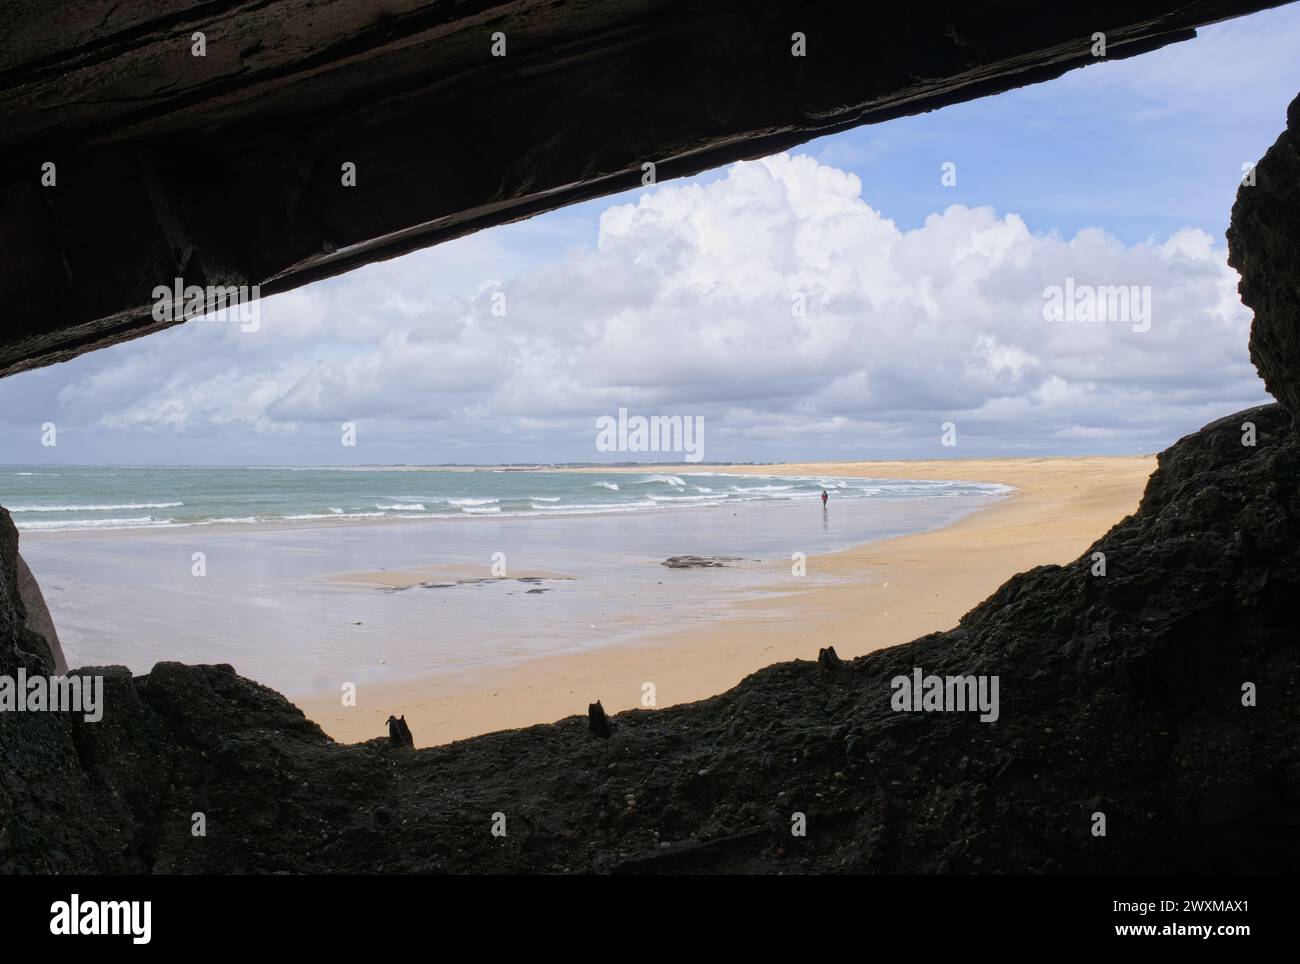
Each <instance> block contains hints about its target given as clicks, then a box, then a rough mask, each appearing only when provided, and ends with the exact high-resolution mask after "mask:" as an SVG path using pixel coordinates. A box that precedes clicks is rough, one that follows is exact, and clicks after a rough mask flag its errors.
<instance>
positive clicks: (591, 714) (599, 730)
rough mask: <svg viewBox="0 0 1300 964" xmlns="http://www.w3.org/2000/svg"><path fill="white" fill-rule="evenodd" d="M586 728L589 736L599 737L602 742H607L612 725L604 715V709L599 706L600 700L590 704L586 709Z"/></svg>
mask: <svg viewBox="0 0 1300 964" xmlns="http://www.w3.org/2000/svg"><path fill="white" fill-rule="evenodd" d="M587 727H588V728H589V729H590V730H591V735H592V736H595V737H599V738H600V739H602V740H608V739H609V738H610V735H611V732H612V730H613V724H611V723H610V722H609V717H608V716H606V715H605V707H603V706H601V705H600V700H597V701H596V702H594V703H591V704H590V705H588V707H587Z"/></svg>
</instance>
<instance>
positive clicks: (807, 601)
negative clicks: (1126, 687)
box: [296, 456, 1156, 746]
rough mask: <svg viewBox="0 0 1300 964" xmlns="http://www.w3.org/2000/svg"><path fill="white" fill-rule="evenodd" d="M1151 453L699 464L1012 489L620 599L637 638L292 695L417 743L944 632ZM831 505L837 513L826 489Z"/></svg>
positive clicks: (674, 693) (1110, 508)
mask: <svg viewBox="0 0 1300 964" xmlns="http://www.w3.org/2000/svg"><path fill="white" fill-rule="evenodd" d="M1155 465H1156V462H1155V458H1154V457H1152V456H1131V457H1129V456H1126V457H1090V458H1029V459H983V460H951V461H932V462H923V461H920V462H856V463H842V462H835V463H805V464H789V465H780V466H772V465H763V466H734V467H727V468H722V467H717V466H708V467H707V468H708V469H709V470H710V471H718V472H724V471H725V472H734V473H738V474H753V475H809V476H856V477H876V478H901V479H933V480H948V479H953V480H957V479H960V480H969V481H977V482H999V483H1004V484H1007V485H1012V486H1015V487H1016V488H1017V490H1018V491H1017V492H1016V493H1015V494H1014V495H1012V496H1011V497H1010V498H1006V499H1002V500H999V501H997V502H994V503H992V504H991V505H989V506H988V507H987V508H983V509H981V510H979V511H977V512H975V513H974V514H972V515H969V516H966V517H965V518H962V519H960V520H959V521H957V522H956V523H954V524H952V525H949V526H947V527H945V528H942V529H937V530H933V531H928V532H922V533H918V534H915V535H907V536H901V537H897V538H892V539H885V540H881V541H877V542H871V543H867V544H866V545H862V546H858V547H855V548H852V549H848V550H845V551H840V552H834V553H829V554H823V555H812V556H808V557H807V560H806V567H807V575H806V576H798V575H795V574H793V573H792V571H791V569H792V564H791V563H786V562H784V561H783V562H781V563H779V564H770V565H769V566H768V568H769V569H770V572H771V579H770V583H769V585H768V588H769V589H770V593H769V594H768V595H765V596H762V597H760V598H743V599H738V600H736V601H734V602H732V603H730V604H729V606H728V607H727V610H726V612H725V613H724V614H723V615H721V616H719V617H718V618H713V619H709V620H702V621H692V622H690V623H689V624H687V625H680V624H676V625H675V624H673V623H672V622H670V623H669V624H666V625H663V626H656V625H655V624H654V622H653V621H654V618H655V614H654V613H653V612H650V613H646V612H629V613H626V614H624V616H623V618H625V619H628V620H639V621H642V622H643V623H644V624H645V625H644V627H643V628H644V630H645V632H643V633H642V634H641V635H640V636H639V637H638V638H637V639H636V640H635V641H634V642H624V643H619V644H614V645H607V646H602V647H599V648H594V649H590V650H586V651H582V652H572V653H559V654H554V655H547V656H538V657H534V658H529V659H526V660H521V661H518V662H514V663H511V664H509V665H493V666H486V667H481V668H477V669H471V670H466V671H464V672H455V673H443V674H439V675H437V676H421V677H413V678H410V679H406V680H401V681H393V682H377V683H370V684H366V685H363V686H361V687H359V688H358V690H357V705H356V706H355V707H343V706H341V705H340V703H341V701H340V697H339V696H338V695H337V694H336V693H328V694H322V695H318V696H311V697H304V698H299V699H297V700H296V702H297V703H298V705H299V706H301V707H302V708H303V710H304V711H305V712H306V713H307V715H308V716H310V717H311V718H312V719H314V720H316V721H317V722H319V723H320V724H321V726H322V727H324V729H325V730H326V732H328V733H329V734H330V735H331V736H333V737H335V738H336V739H338V740H342V741H346V742H351V741H359V740H365V739H369V738H372V737H376V736H382V735H384V734H385V733H386V728H385V725H384V721H385V720H386V719H387V717H388V715H389V714H390V713H391V714H398V715H402V714H404V715H405V716H406V719H407V722H408V724H409V725H410V727H411V730H412V732H413V734H414V736H415V740H416V744H417V745H420V746H428V745H435V744H440V743H447V742H450V741H452V740H457V739H462V738H464V737H468V736H473V735H476V734H479V733H486V732H491V731H493V730H498V729H505V728H510V727H519V726H528V725H531V724H534V723H543V722H551V721H553V720H556V719H561V718H563V717H566V716H571V715H573V714H575V713H585V712H586V707H587V704H588V703H590V702H594V701H595V700H597V699H599V700H601V701H602V703H603V705H604V706H605V709H606V710H607V711H609V712H611V713H613V712H618V711H620V710H624V709H630V708H633V707H638V706H642V705H645V701H646V700H647V698H648V694H651V693H652V694H653V699H654V705H655V706H658V707H666V706H671V705H674V704H677V703H685V702H692V701H695V700H699V699H703V698H705V697H708V696H712V695H716V694H717V693H721V692H723V691H725V690H727V689H729V688H731V687H732V686H734V685H736V684H737V683H738V682H740V680H741V679H743V678H744V677H745V676H746V675H748V674H750V673H752V672H754V671H755V670H758V669H761V668H762V667H764V666H767V665H769V664H771V663H775V662H780V661H783V660H790V659H815V658H816V655H817V650H818V648H819V647H822V646H828V645H833V646H834V647H835V649H836V651H837V652H838V653H839V654H840V655H841V656H843V657H846V658H847V657H853V656H859V655H862V654H864V653H867V652H870V651H872V650H875V649H880V648H882V647H885V646H892V645H896V644H898V643H903V642H907V641H909V640H911V639H914V638H916V637H918V636H921V635H924V634H926V633H930V632H935V631H940V630H945V629H950V628H952V627H953V626H955V625H956V624H957V621H958V620H959V619H960V617H961V616H962V615H963V614H964V613H965V612H967V611H968V610H969V609H971V608H972V607H973V606H974V605H976V604H977V603H979V602H980V601H982V600H983V599H985V598H986V597H987V596H988V595H989V594H990V593H992V592H993V591H994V590H995V589H997V588H998V586H1000V585H1001V584H1002V583H1003V582H1005V581H1006V580H1007V579H1008V578H1010V577H1011V576H1012V575H1014V574H1015V573H1017V572H1022V571H1024V570H1026V569H1029V568H1032V567H1033V566H1037V565H1043V564H1048V563H1056V564H1063V563H1066V562H1069V561H1070V560H1072V559H1074V558H1075V557H1077V556H1078V555H1079V554H1080V553H1082V552H1083V551H1084V549H1086V548H1087V547H1088V546H1089V545H1090V544H1092V542H1094V541H1095V540H1096V539H1097V538H1099V537H1100V536H1101V535H1102V534H1103V533H1104V532H1105V531H1106V530H1107V529H1109V528H1110V527H1111V526H1112V525H1114V524H1115V523H1116V522H1118V521H1120V519H1122V518H1123V517H1124V516H1126V515H1128V514H1129V513H1131V512H1133V511H1134V510H1135V509H1136V508H1137V505H1138V501H1139V499H1140V498H1141V494H1142V491H1143V489H1144V487H1145V485H1146V480H1147V478H1148V477H1149V476H1150V474H1151V472H1152V471H1153V470H1154V469H1155ZM655 468H656V470H657V471H659V470H662V471H692V470H697V471H698V470H699V469H700V468H701V467H700V466H656V467H655ZM592 471H600V472H605V473H608V472H610V471H611V470H610V469H599V470H592ZM614 471H617V470H614ZM626 471H631V472H644V471H645V469H644V468H629V469H627V470H626ZM828 511H829V512H830V513H834V512H835V511H836V505H835V502H834V499H833V498H832V501H831V504H830V506H829V507H828ZM721 548H725V547H720V551H721ZM707 571H708V570H698V571H687V572H686V573H684V574H683V575H684V576H686V577H687V578H690V577H692V576H701V575H703V574H704V573H705V572H707ZM350 575H351V577H352V578H365V576H364V574H362V575H358V574H350ZM389 575H390V577H391V574H389ZM827 577H829V578H827ZM371 578H373V577H371ZM372 584H373V582H372Z"/></svg>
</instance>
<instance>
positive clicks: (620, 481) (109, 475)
mask: <svg viewBox="0 0 1300 964" xmlns="http://www.w3.org/2000/svg"><path fill="white" fill-rule="evenodd" d="M823 489H826V490H827V491H828V492H830V493H831V494H832V496H833V497H834V499H835V500H836V501H837V502H839V501H841V500H858V499H876V500H895V499H916V498H951V497H954V496H969V495H997V494H1001V493H1005V492H1007V491H1008V489H1007V488H1006V487H1005V486H998V485H988V484H979V483H973V482H925V481H900V480H888V479H847V478H823V477H816V478H795V477H787V476H755V475H743V476H742V475H724V474H719V473H712V472H693V473H683V474H667V473H657V472H649V471H647V472H644V473H639V472H633V473H628V472H597V473H588V472H572V471H570V472H564V471H558V472H540V471H515V470H506V469H480V470H469V471H458V470H436V469H431V470H424V469H417V470H397V469H380V468H376V469H351V468H347V469H343V468H301V469H300V468H215V469H214V468H154V467H149V468H99V467H94V468H91V467H86V468H72V467H69V468H50V467H45V466H42V467H36V466H31V467H27V466H5V467H2V468H0V505H3V506H5V507H6V508H7V509H9V511H10V513H11V514H12V515H13V518H14V522H15V523H16V524H17V526H18V528H19V529H20V530H26V531H33V532H37V531H57V530H94V529H140V528H146V529H147V528H171V527H178V526H194V525H212V524H228V525H249V526H256V525H258V524H265V523H282V522H286V521H287V522H322V523H325V522H330V521H338V522H346V521H349V520H358V519H412V520H417V519H449V518H465V517H474V516H482V517H487V516H494V517H502V516H505V517H512V516H554V515H591V514H603V513H611V512H646V511H664V510H670V509H688V508H703V507H709V506H736V505H748V504H753V503H764V502H777V503H788V502H791V501H801V500H808V501H811V500H816V499H818V498H819V497H820V494H821V492H822V490H823Z"/></svg>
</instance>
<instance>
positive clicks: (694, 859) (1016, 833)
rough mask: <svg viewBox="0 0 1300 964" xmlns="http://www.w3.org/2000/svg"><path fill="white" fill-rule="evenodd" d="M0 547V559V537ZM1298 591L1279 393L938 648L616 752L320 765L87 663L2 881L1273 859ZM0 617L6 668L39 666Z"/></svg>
mask: <svg viewBox="0 0 1300 964" xmlns="http://www.w3.org/2000/svg"><path fill="white" fill-rule="evenodd" d="M1245 421H1251V422H1253V423H1254V424H1255V425H1256V430H1257V444H1256V445H1255V446H1254V447H1248V446H1243V445H1242V442H1241V439H1242V431H1241V424H1242V423H1243V422H1245ZM0 534H3V535H4V536H5V540H6V542H5V544H4V546H3V552H0V558H2V559H5V560H6V562H7V560H8V559H10V558H12V540H13V530H12V528H11V527H10V526H9V525H8V522H7V520H5V522H4V525H3V527H2V532H0ZM1094 552H1102V553H1105V557H1106V562H1107V568H1106V575H1105V576H1097V575H1094V574H1093V569H1094V559H1093V553H1094ZM10 585H11V583H10ZM1298 593H1300V443H1297V440H1296V438H1295V435H1294V432H1293V431H1292V429H1291V421H1290V417H1289V416H1288V415H1287V413H1286V412H1285V411H1284V410H1283V409H1282V408H1281V407H1280V406H1276V405H1273V406H1267V407H1264V408H1259V409H1253V410H1250V411H1247V412H1242V413H1240V414H1238V415H1234V416H1232V417H1230V418H1226V419H1222V420H1220V421H1218V422H1215V423H1213V424H1212V425H1209V426H1207V427H1206V428H1205V429H1203V430H1202V431H1200V432H1198V433H1196V434H1195V435H1192V436H1189V437H1188V438H1185V439H1183V440H1182V441H1180V442H1179V443H1177V444H1176V445H1174V446H1173V447H1172V448H1171V449H1169V450H1168V451H1166V452H1165V453H1163V454H1162V455H1161V456H1160V461H1159V468H1158V470H1157V471H1156V473H1155V474H1154V475H1153V476H1152V479H1151V482H1150V484H1149V486H1148V488H1147V491H1146V494H1145V496H1144V498H1143V501H1142V505H1141V508H1140V509H1139V511H1138V512H1137V513H1136V514H1135V515H1133V516H1131V517H1130V518H1128V519H1126V520H1125V521H1124V522H1122V523H1120V524H1119V525H1118V526H1116V527H1115V528H1114V529H1113V530H1112V531H1111V532H1109V533H1107V534H1106V535H1105V536H1104V537H1103V538H1102V539H1101V540H1099V541H1098V542H1097V544H1096V545H1095V546H1093V547H1092V548H1091V549H1090V550H1089V551H1088V552H1087V553H1085V554H1084V555H1083V556H1082V557H1080V559H1079V560H1077V561H1076V562H1074V563H1073V564H1071V565H1068V566H1064V567H1058V566H1044V567H1040V568H1038V569H1034V570H1032V571H1030V572H1027V573H1025V574H1023V575H1019V576H1016V577H1015V578H1013V579H1012V580H1010V581H1009V582H1008V583H1007V584H1006V585H1005V586H1003V587H1002V588H1001V589H1000V590H999V591H998V592H997V593H995V594H994V595H993V596H992V597H991V598H990V599H989V600H987V601H986V602H985V603H984V604H982V605H981V606H980V607H978V608H977V609H975V610H974V611H973V612H971V613H970V614H969V615H967V616H966V617H965V618H964V619H963V620H962V622H961V625H960V627H959V628H957V629H956V630H954V631H952V632H950V633H936V634H934V635H931V636H927V637H925V638H923V639H920V640H917V641H916V642H914V643H910V644H908V645H905V646H898V647H894V648H892V649H888V650H883V651H881V652H878V653H874V654H871V655H869V656H867V657H864V658H861V659H856V660H851V661H845V662H843V663H842V664H840V666H839V668H838V671H836V672H826V671H825V670H823V669H820V668H819V667H818V665H817V664H816V663H815V662H813V661H811V660H809V661H807V662H794V663H784V664H780V665H776V666H772V667H769V668H768V669H765V670H763V671H761V672H759V673H756V674H754V675H753V676H751V677H749V678H748V679H746V680H745V681H744V682H743V683H741V684H740V685H739V686H737V687H736V688H735V689H733V690H731V691H730V692H728V693H725V694H723V695H721V696H718V697H715V698H713V699H709V700H705V701H703V702H700V703H696V704H692V705H688V706H681V707H676V708H672V709H665V710H658V711H655V710H645V711H633V712H629V713H623V714H620V715H618V716H617V717H616V718H615V719H616V721H617V728H616V729H614V730H613V732H612V735H611V736H610V737H609V738H608V739H592V735H591V729H590V723H589V720H588V719H585V718H583V717H582V716H574V717H571V718H569V719H567V720H562V721H560V722H559V723H555V724H551V725H544V726H534V727H529V728H527V729H523V730H515V731H509V732H502V733H495V734H490V735H487V736H482V737H478V738H475V739H471V740H464V741H461V742H458V743H454V744H452V745H450V746H446V747H438V748H431V749H423V750H416V751H410V750H406V749H403V748H399V747H395V746H392V745H390V743H389V741H388V740H387V739H386V738H384V737H382V736H379V735H378V734H377V737H378V738H377V739H375V740H372V741H371V742H369V743H367V744H363V745H359V746H340V745H337V744H335V743H333V742H332V741H330V740H329V739H328V738H327V737H326V736H325V735H324V734H323V733H322V732H321V731H320V729H319V728H318V727H317V726H316V725H315V724H313V723H311V722H309V721H308V720H306V719H304V718H303V716H302V714H301V713H300V712H299V711H298V710H296V709H295V708H294V707H293V706H291V705H290V704H289V703H288V702H286V701H285V700H284V699H283V698H281V697H280V696H279V695H277V694H276V693H274V692H272V691H271V690H268V689H266V688H264V687H261V686H258V685H257V684H255V683H252V682H250V681H248V680H245V679H242V678H241V677H239V676H237V675H235V674H234V672H233V671H232V670H231V669H230V668H229V667H221V666H181V665H179V664H173V663H162V664H159V665H158V666H157V667H155V668H154V670H153V671H152V672H151V673H149V674H148V675H147V676H143V677H140V678H137V679H132V678H131V677H130V676H129V675H128V674H127V673H126V672H125V671H124V670H121V669H110V670H107V671H105V672H106V673H107V674H108V689H107V693H106V697H105V700H106V704H107V707H108V709H107V711H106V714H105V718H104V720H103V721H102V722H100V723H85V722H82V721H81V720H80V719H79V718H77V717H73V718H71V719H69V718H66V717H61V716H55V715H51V714H31V715H30V716H28V717H27V718H19V717H17V716H16V715H12V714H10V715H3V714H0V727H3V729H2V730H0V740H2V742H3V748H4V749H3V752H4V754H5V760H6V763H7V766H6V767H5V768H4V769H3V771H0V772H2V773H3V776H0V827H2V828H3V830H0V869H3V870H8V871H28V870H35V871H71V870H97V871H155V872H222V873H225V872H276V871H365V872H381V871H382V872H424V871H433V872H449V871H454V872H479V871H522V872H560V871H574V872H577V871H593V872H611V873H621V872H628V873H653V872H664V871H674V872H679V871H705V870H707V871H746V872H774V871H794V872H798V871H831V872H836V871H856V872H881V873H886V872H920V873H929V872H994V871H1007V872H1037V871H1045V872H1061V871H1073V872H1081V871H1087V872H1092V871H1098V872H1100V871H1124V872H1142V873H1146V872H1157V871H1205V872H1208V871H1228V872H1232V871H1238V872H1242V871H1282V870H1293V869H1294V868H1295V867H1296V866H1298V865H1300V739H1298V737H1300V722H1298V717H1297V713H1296V710H1295V707H1296V705H1297V701H1300V641H1298V640H1297V637H1296V634H1295V631H1294V626H1295V620H1294V599H1295V598H1296V597H1297V594H1298ZM14 599H15V597H13V596H12V595H11V596H6V598H5V602H6V603H7V604H9V605H10V606H12V604H13V601H14ZM5 612H6V618H7V622H6V623H5V624H4V627H5V632H6V636H5V642H6V645H5V648H4V652H5V657H4V658H5V659H6V661H7V662H6V665H7V666H12V664H13V662H14V658H15V657H14V653H15V652H16V650H17V649H19V648H22V649H25V650H26V651H27V652H28V653H34V652H36V651H39V650H40V649H41V647H40V645H39V640H36V639H32V638H31V637H30V635H24V631H23V630H22V629H21V627H20V626H19V624H18V623H17V622H16V621H14V620H13V619H12V612H11V611H9V610H8V609H6V610H5ZM810 655H811V654H810ZM27 658H28V659H35V660H39V659H40V656H39V655H32V656H29V657H27ZM915 667H920V668H921V669H922V670H923V671H924V672H925V673H926V674H931V673H933V674H938V675H965V674H988V675H996V676H998V677H999V679H1000V687H999V694H1000V713H999V717H998V720H997V721H996V722H993V723H984V722H980V720H979V718H978V716H977V715H976V714H973V713H925V712H916V713H903V712H896V711H894V710H893V709H892V707H891V695H892V688H891V681H892V680H893V679H894V678H895V677H897V676H910V675H911V674H912V672H913V669H914V668H915ZM82 672H96V671H93V670H83V671H82ZM1246 683H1253V684H1254V686H1255V687H1256V688H1257V692H1258V699H1257V702H1258V705H1256V706H1253V707H1248V706H1244V705H1243V701H1242V694H1243V686H1244V684H1246ZM575 709H578V707H575ZM1098 812H1100V813H1104V814H1105V815H1106V820H1107V835H1106V836H1105V837H1095V836H1093V835H1092V833H1091V828H1092V826H1093V819H1094V818H1093V815H1094V814H1095V813H1098ZM195 813H202V814H204V815H205V819H206V836H203V837H195V836H193V835H192V832H191V828H192V826H193V819H194V814H195ZM494 814H503V815H504V820H505V829H506V834H505V836H503V837H502V836H494V835H493V833H492V828H493V826H494ZM797 814H803V815H804V816H805V817H806V820H807V828H808V830H807V836H806V837H795V836H793V835H792V834H791V827H792V820H794V819H797V818H796V815H797Z"/></svg>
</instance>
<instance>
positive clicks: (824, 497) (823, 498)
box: [822, 489, 830, 509]
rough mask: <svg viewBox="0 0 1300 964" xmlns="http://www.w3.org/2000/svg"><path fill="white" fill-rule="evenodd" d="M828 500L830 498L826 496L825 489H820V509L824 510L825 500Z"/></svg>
mask: <svg viewBox="0 0 1300 964" xmlns="http://www.w3.org/2000/svg"><path fill="white" fill-rule="evenodd" d="M829 498H830V496H829V495H827V494H826V490H825V489H822V508H823V509H824V508H826V500H827V499H829Z"/></svg>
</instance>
